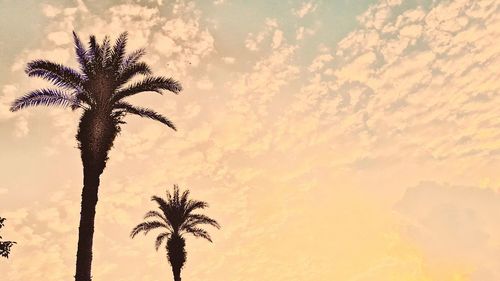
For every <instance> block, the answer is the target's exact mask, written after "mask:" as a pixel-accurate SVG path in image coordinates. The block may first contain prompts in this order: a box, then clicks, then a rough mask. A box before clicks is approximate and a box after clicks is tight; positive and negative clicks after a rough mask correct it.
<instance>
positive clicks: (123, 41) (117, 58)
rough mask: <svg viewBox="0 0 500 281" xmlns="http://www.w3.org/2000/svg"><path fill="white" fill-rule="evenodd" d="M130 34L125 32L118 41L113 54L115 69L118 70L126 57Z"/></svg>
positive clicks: (112, 62)
mask: <svg viewBox="0 0 500 281" xmlns="http://www.w3.org/2000/svg"><path fill="white" fill-rule="evenodd" d="M127 36H128V33H127V32H126V31H125V32H123V33H122V34H120V36H118V39H116V42H115V45H114V46H113V51H112V53H111V64H112V67H113V69H116V70H118V69H119V67H120V65H121V64H122V62H123V59H124V57H125V46H126V45H127Z"/></svg>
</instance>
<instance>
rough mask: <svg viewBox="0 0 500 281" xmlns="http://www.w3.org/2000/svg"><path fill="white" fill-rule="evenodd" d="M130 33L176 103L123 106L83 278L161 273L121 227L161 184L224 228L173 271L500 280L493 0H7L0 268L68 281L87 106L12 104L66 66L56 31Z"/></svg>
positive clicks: (2, 10) (499, 31) (260, 276)
mask: <svg viewBox="0 0 500 281" xmlns="http://www.w3.org/2000/svg"><path fill="white" fill-rule="evenodd" d="M73 30H75V31H76V32H77V33H78V34H79V35H80V37H82V38H83V39H85V40H87V38H88V36H89V35H90V34H95V35H96V36H97V37H98V38H100V39H102V38H103V37H104V35H110V36H111V37H112V38H116V37H117V36H118V35H119V34H120V33H121V32H123V31H128V33H129V45H128V48H129V49H128V50H134V49H137V48H145V49H146V51H147V55H146V56H145V61H147V62H148V63H150V64H151V66H152V69H153V71H154V73H156V74H159V75H166V76H168V77H173V78H175V79H177V80H179V81H181V83H182V85H183V87H184V90H183V91H182V92H181V94H179V95H178V96H176V95H173V94H171V93H165V94H164V95H163V96H160V95H156V94H154V95H153V94H147V93H146V94H142V95H139V96H137V97H134V98H132V99H131V101H132V102H133V103H134V104H137V105H141V106H147V107H150V108H153V109H155V110H157V111H158V112H160V113H163V114H164V115H166V116H168V117H169V118H170V119H171V120H173V121H174V123H175V124H176V126H177V127H178V131H177V132H174V131H172V130H169V129H168V128H166V127H164V126H162V124H160V123H158V122H152V121H150V120H145V119H140V118H137V117H134V116H130V117H127V120H126V121H127V124H126V125H124V126H123V128H122V132H121V134H120V135H119V136H118V138H117V140H116V141H115V145H114V147H113V149H112V151H111V153H110V160H109V161H108V165H107V168H106V170H105V172H104V174H103V176H102V177H101V187H100V190H99V202H98V205H97V215H96V231H95V235H94V261H93V279H94V280H121V281H132V280H133V281H156V280H158V281H160V280H171V270H170V266H169V264H168V261H167V258H166V254H165V251H164V249H163V250H162V249H160V251H158V252H156V251H155V249H154V238H155V236H154V235H151V234H152V233H150V234H148V236H142V235H139V236H137V237H136V238H135V239H133V240H132V239H130V238H129V233H130V230H131V229H132V228H133V227H134V226H135V225H136V224H138V223H139V222H141V221H142V216H143V215H144V213H145V212H146V211H148V210H151V209H154V208H156V206H155V205H154V204H153V202H151V201H150V197H151V196H152V195H160V196H163V195H164V194H165V191H166V190H167V189H171V188H172V186H173V185H174V184H179V185H180V187H181V188H189V189H190V190H191V196H192V198H194V199H199V200H203V201H207V202H208V203H209V204H210V207H209V208H208V209H207V210H206V212H205V213H206V214H207V215H209V216H210V217H213V218H215V219H217V220H218V221H219V223H220V224H221V225H222V228H221V230H217V229H208V230H209V231H210V233H211V234H212V237H213V240H214V242H213V243H209V242H207V241H205V240H201V239H196V238H195V237H187V252H188V260H187V263H186V265H185V267H184V269H183V272H182V276H183V280H186V281H188V280H200V279H202V280H227V281H229V280H230V281H251V280H252V281H253V280H263V281H267V280H273V281H284V280H287V281H293V280H295V281H330V280H345V281H401V280H405V281H469V280H471V281H498V280H500V193H499V192H500V173H498V171H499V169H500V118H499V113H498V108H500V44H499V43H500V42H499V38H500V2H499V1H496V0H442V1H439V0H359V1H358V0H350V1H348V0H305V1H302V0H299V1H295V0H287V1H242V0H239V1H238V0H213V1H212V0H211V1H208V0H206V1H201V0H200V1H187V0H186V1H185V0H175V1H173V0H129V1H111V0H104V1H98V0H75V1H69V0H65V1H63V0H43V1H35V0H26V1H15V0H0V136H1V137H0V155H1V156H0V157H1V158H0V178H1V179H2V181H1V182H0V215H1V216H2V217H6V218H7V221H6V226H5V227H4V228H3V229H2V232H1V235H2V236H3V237H4V238H8V239H10V240H15V241H17V243H18V244H16V245H15V246H14V247H13V252H12V255H11V257H10V258H9V259H8V260H5V259H4V260H2V261H1V262H0V272H1V274H2V280H9V281H34V280H40V279H41V278H47V277H50V280H53V281H62V280H71V279H72V278H73V275H74V264H75V256H76V245H77V244H76V243H77V229H78V221H79V214H80V195H81V187H82V167H81V161H80V156H79V151H78V149H77V148H76V146H77V144H76V140H75V134H76V129H77V124H78V119H79V117H80V114H81V113H80V112H78V111H76V112H71V110H65V109H60V108H50V109H49V108H30V109H26V110H23V111H19V112H16V113H11V112H9V110H8V109H9V105H10V103H11V102H12V101H13V100H14V99H15V98H16V97H19V96H21V95H23V94H24V93H26V92H27V91H29V90H32V89H35V88H39V87H44V86H46V85H47V84H46V82H43V81H41V80H40V79H35V78H28V77H27V76H26V75H25V74H24V71H23V70H24V67H25V65H26V63H27V62H28V61H30V60H32V59H49V60H52V61H55V62H59V63H63V64H66V65H69V66H76V59H75V56H74V51H73V45H72V41H71V32H72V31H73Z"/></svg>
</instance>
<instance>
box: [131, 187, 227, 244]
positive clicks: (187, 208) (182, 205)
mask: <svg viewBox="0 0 500 281" xmlns="http://www.w3.org/2000/svg"><path fill="white" fill-rule="evenodd" d="M166 195H167V197H166V200H165V199H163V198H161V197H158V196H153V197H151V200H152V201H155V202H156V203H157V204H158V208H159V209H160V212H158V211H149V212H147V213H146V215H145V216H144V219H145V220H148V219H151V218H155V219H156V220H148V221H145V222H142V223H140V224H138V225H137V226H136V227H135V228H134V229H133V230H132V232H131V233H130V236H131V237H132V238H134V237H135V236H136V235H137V234H139V233H140V232H144V235H146V234H147V233H148V232H149V231H150V230H153V229H156V228H160V229H162V230H163V232H162V233H160V234H159V235H158V236H157V239H156V249H157V250H158V248H159V247H160V246H161V244H162V242H163V240H164V239H165V238H168V237H170V236H172V235H179V236H182V235H183V234H185V233H189V234H192V235H194V236H195V237H202V238H205V239H207V240H208V241H210V242H212V238H211V237H210V235H209V234H208V232H207V231H206V230H204V229H202V228H200V227H199V226H200V225H202V224H208V225H212V226H214V227H216V228H220V225H219V224H218V223H217V221H215V220H214V219H211V218H209V217H207V216H205V215H202V214H195V213H193V212H194V211H195V210H197V209H205V208H206V207H208V204H207V203H206V202H203V201H197V200H190V199H188V197H189V190H186V191H184V192H183V193H182V195H181V194H180V191H179V187H178V186H177V185H174V192H173V193H170V192H168V191H167V194H166Z"/></svg>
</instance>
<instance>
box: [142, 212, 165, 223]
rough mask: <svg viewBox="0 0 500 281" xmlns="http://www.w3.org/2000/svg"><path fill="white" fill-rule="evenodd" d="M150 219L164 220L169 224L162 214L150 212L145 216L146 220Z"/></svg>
mask: <svg viewBox="0 0 500 281" xmlns="http://www.w3.org/2000/svg"><path fill="white" fill-rule="evenodd" d="M149 218H159V219H161V220H163V221H164V222H165V223H168V222H167V219H166V218H165V216H163V215H162V214H160V213H158V212H157V211H149V212H147V213H146V215H144V219H149Z"/></svg>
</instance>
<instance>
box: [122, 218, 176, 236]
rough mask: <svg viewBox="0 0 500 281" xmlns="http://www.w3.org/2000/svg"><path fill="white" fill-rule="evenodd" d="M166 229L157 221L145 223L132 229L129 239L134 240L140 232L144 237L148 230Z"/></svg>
mask: <svg viewBox="0 0 500 281" xmlns="http://www.w3.org/2000/svg"><path fill="white" fill-rule="evenodd" d="M160 227H163V228H167V229H168V227H167V226H166V225H165V224H164V223H162V222H159V221H146V222H142V223H140V224H138V225H137V226H136V227H134V229H132V232H130V237H132V238H134V237H135V236H136V235H137V234H139V233H140V232H144V235H146V234H148V232H149V231H150V230H153V229H156V228H160Z"/></svg>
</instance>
